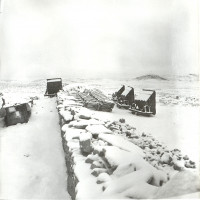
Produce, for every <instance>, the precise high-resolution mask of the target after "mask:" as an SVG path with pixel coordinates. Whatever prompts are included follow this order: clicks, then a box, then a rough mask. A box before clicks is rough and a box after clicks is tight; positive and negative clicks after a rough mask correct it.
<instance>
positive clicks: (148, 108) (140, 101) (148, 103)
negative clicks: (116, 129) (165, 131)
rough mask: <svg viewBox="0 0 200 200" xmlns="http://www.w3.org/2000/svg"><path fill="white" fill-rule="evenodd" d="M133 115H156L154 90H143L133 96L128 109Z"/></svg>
mask: <svg viewBox="0 0 200 200" xmlns="http://www.w3.org/2000/svg"><path fill="white" fill-rule="evenodd" d="M129 109H130V110H131V111H132V113H133V114H138V115H145V116H150V115H155V114H156V92H155V91H154V90H145V89H143V90H142V91H141V92H138V93H137V94H136V95H135V99H134V102H133V103H132V104H131V107H130V108H129Z"/></svg>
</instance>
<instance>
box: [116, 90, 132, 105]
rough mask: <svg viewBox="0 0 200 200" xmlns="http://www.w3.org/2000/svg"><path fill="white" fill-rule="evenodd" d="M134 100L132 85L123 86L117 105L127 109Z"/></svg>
mask: <svg viewBox="0 0 200 200" xmlns="http://www.w3.org/2000/svg"><path fill="white" fill-rule="evenodd" d="M121 89H122V88H121ZM133 102H134V89H133V88H132V87H128V88H125V87H124V90H123V92H122V93H121V95H119V97H118V99H117V107H118V108H125V109H128V108H129V107H130V105H131V104H132V103H133Z"/></svg>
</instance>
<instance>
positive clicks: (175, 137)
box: [0, 79, 200, 199]
mask: <svg viewBox="0 0 200 200" xmlns="http://www.w3.org/2000/svg"><path fill="white" fill-rule="evenodd" d="M67 84H73V85H79V84H81V85H85V86H90V87H96V88H99V89H100V90H102V91H103V92H104V93H105V94H107V95H109V96H111V94H112V93H113V92H115V91H117V90H118V89H119V88H120V87H121V85H123V84H124V85H129V86H132V87H134V88H136V90H137V89H141V88H145V89H147V88H148V89H155V90H156V92H157V114H156V115H155V116H153V117H142V116H135V115H132V114H131V113H130V112H129V111H127V110H123V109H119V108H117V107H116V106H115V108H114V109H113V111H112V112H111V113H108V112H95V115H96V117H97V118H99V119H104V120H105V119H109V120H119V119H120V118H124V119H125V120H126V123H128V124H130V125H131V126H133V127H135V128H136V130H137V131H138V132H139V133H142V132H145V133H149V134H151V135H152V136H153V137H154V138H156V139H157V140H159V141H160V142H162V143H163V144H164V145H166V146H167V147H168V149H175V148H178V149H180V150H181V152H182V153H183V155H188V156H189V157H190V159H191V160H193V161H195V162H196V167H197V169H199V158H200V155H199V153H200V148H199V147H200V135H199V130H200V123H199V122H200V100H199V99H200V97H199V89H200V85H199V82H198V81H193V80H190V79H189V80H185V79H184V80H179V81H175V80H170V81H161V80H143V81H136V80H132V79H129V80H126V81H124V80H87V81H86V80H80V79H79V80H76V81H70V80H67V79H64V80H63V85H67ZM45 90H46V81H45V80H40V81H33V82H19V81H12V82H10V81H0V92H2V93H3V94H4V97H5V99H6V103H8V104H9V103H10V104H12V103H13V102H22V101H24V100H25V99H29V98H30V97H35V96H37V97H39V100H36V101H34V102H35V104H36V105H34V107H33V110H32V116H31V118H30V121H29V123H28V124H18V125H15V126H12V127H7V128H6V127H4V126H3V121H2V120H1V121H0V139H1V153H0V154H1V171H0V173H1V174H0V177H1V185H2V186H3V187H1V196H0V198H1V199H2V198H3V199H13V198H19V199H20V198H25V199H27V198H33V199H39V198H40V199H45V198H54V199H68V198H69V195H68V193H67V191H66V188H67V186H66V179H67V174H66V167H65V163H64V153H63V149H62V143H61V137H60V127H59V125H58V115H57V110H56V103H55V100H54V99H47V98H44V97H43V94H44V93H45Z"/></svg>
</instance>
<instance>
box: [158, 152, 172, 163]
mask: <svg viewBox="0 0 200 200" xmlns="http://www.w3.org/2000/svg"><path fill="white" fill-rule="evenodd" d="M160 161H161V162H162V163H163V164H168V165H169V164H170V162H171V161H172V157H171V155H170V154H169V153H164V154H163V155H162V156H161V158H160Z"/></svg>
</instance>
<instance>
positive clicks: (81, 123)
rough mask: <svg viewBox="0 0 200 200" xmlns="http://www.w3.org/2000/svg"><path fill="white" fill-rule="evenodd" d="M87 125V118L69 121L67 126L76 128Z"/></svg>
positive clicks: (83, 127) (82, 127)
mask: <svg viewBox="0 0 200 200" xmlns="http://www.w3.org/2000/svg"><path fill="white" fill-rule="evenodd" d="M87 126H88V120H80V121H72V122H70V123H69V127H74V128H78V129H85V128H86V127H87Z"/></svg>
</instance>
